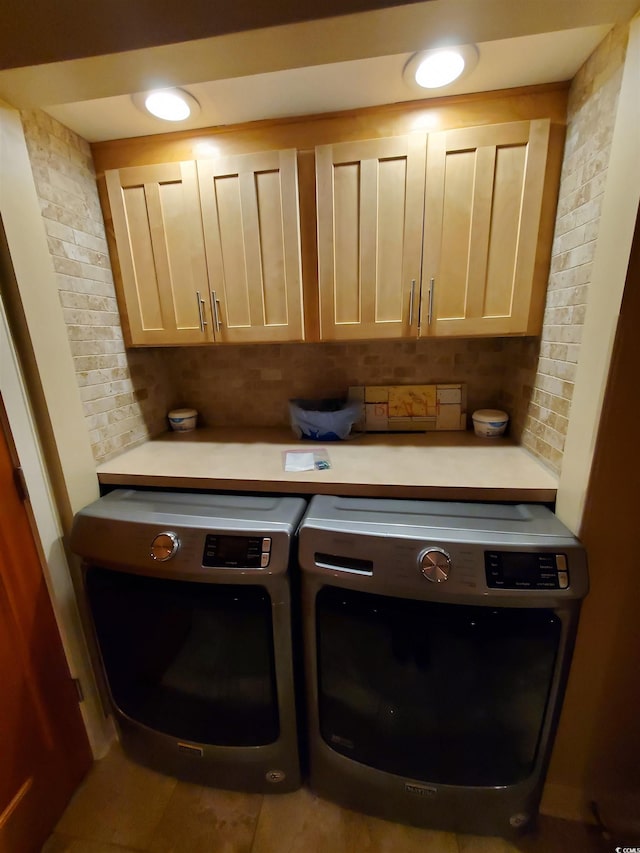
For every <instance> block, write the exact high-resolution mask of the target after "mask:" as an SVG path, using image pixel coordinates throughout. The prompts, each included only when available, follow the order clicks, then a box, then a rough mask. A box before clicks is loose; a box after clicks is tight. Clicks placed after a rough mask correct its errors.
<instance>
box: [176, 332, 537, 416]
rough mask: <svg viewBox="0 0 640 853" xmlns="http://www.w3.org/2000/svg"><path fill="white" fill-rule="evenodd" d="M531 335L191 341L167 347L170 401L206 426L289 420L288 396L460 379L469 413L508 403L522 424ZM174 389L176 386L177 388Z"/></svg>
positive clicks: (334, 393) (343, 392)
mask: <svg viewBox="0 0 640 853" xmlns="http://www.w3.org/2000/svg"><path fill="white" fill-rule="evenodd" d="M530 348H531V344H530V342H529V339H525V338H518V339H515V338H513V339H506V338H482V339H464V340H461V339H456V340H438V341H371V342H364V343H361V342H358V343H325V344H268V345H263V346H253V347H246V346H245V347H243V346H224V347H195V348H190V349H186V348H184V349H172V350H166V351H165V353H164V358H165V367H166V370H167V374H168V376H169V379H170V384H171V386H172V387H173V389H174V397H173V401H172V406H174V407H177V406H193V407H194V408H196V409H198V411H199V412H200V423H201V424H203V425H207V426H231V425H258V426H278V425H284V424H288V422H289V412H288V406H287V401H288V400H289V399H290V398H293V397H302V398H316V397H317V398H321V397H338V396H340V395H345V396H346V393H347V389H348V388H349V386H350V385H401V384H429V383H438V382H464V383H466V384H467V389H468V411H469V412H470V413H471V412H472V411H473V410H474V409H477V408H485V407H502V406H507V405H508V407H509V413H510V414H511V415H512V417H513V418H514V423H521V422H522V419H523V413H522V412H521V411H520V410H521V409H522V410H523V411H524V410H526V402H527V401H526V400H525V401H522V400H520V399H519V398H518V394H519V389H520V390H521V389H522V388H523V387H525V386H526V385H527V383H528V384H529V386H530V383H531V381H532V379H533V374H534V373H535V362H534V363H533V364H532V365H531V368H532V370H531V373H530V375H529V376H528V378H527V377H524V379H523V377H522V376H521V373H522V371H523V370H524V368H523V367H522V365H525V364H526V363H527V359H526V355H525V353H526V352H527V351H529V350H530ZM178 389H179V390H178Z"/></svg>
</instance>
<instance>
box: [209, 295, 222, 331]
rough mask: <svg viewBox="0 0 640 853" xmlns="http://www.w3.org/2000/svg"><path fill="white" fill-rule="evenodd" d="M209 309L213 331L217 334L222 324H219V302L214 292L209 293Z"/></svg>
mask: <svg viewBox="0 0 640 853" xmlns="http://www.w3.org/2000/svg"><path fill="white" fill-rule="evenodd" d="M211 309H212V311H213V323H214V326H215V330H216V332H219V331H220V329H221V328H222V323H221V322H220V300H219V299H218V297H217V296H216V292H215V290H212V291H211Z"/></svg>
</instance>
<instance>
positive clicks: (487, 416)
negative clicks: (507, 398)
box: [471, 409, 509, 438]
mask: <svg viewBox="0 0 640 853" xmlns="http://www.w3.org/2000/svg"><path fill="white" fill-rule="evenodd" d="M471 417H472V420H473V431H474V432H475V434H476V435H480V436H482V437H483V438H490V437H491V436H494V435H502V434H503V432H504V431H505V429H506V428H507V423H508V422H509V415H508V414H507V413H506V412H502V411H501V410H500V409H478V410H477V411H475V412H474V413H473V415H472V416H471Z"/></svg>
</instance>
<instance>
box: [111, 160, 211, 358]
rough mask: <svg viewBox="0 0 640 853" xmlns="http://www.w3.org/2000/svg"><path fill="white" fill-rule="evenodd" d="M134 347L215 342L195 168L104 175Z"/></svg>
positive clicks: (140, 169) (146, 169)
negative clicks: (212, 331)
mask: <svg viewBox="0 0 640 853" xmlns="http://www.w3.org/2000/svg"><path fill="white" fill-rule="evenodd" d="M105 179H106V185H107V192H108V196H109V205H110V208H111V217H112V220H113V229H114V236H115V240H116V245H117V250H118V261H119V265H120V283H119V284H120V290H121V293H120V295H121V297H122V301H123V302H124V307H125V311H126V319H127V323H126V324H125V325H126V326H128V341H127V343H129V344H131V345H134V346H135V345H154V346H157V345H163V344H165V345H166V344H197V343H205V342H207V341H210V340H212V333H211V329H212V324H211V318H210V316H209V304H208V301H207V296H208V290H209V288H208V280H207V267H206V260H205V250H204V242H203V236H202V224H201V218H200V206H199V198H198V185H197V179H196V166H195V163H194V162H183V163H165V164H161V165H156V166H137V167H130V168H124V169H118V170H113V171H108V172H106V173H105Z"/></svg>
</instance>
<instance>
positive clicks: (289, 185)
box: [198, 150, 304, 343]
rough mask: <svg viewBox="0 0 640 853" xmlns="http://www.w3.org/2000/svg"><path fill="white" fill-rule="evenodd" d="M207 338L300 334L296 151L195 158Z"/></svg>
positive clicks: (272, 337) (279, 337)
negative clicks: (209, 321)
mask: <svg viewBox="0 0 640 853" xmlns="http://www.w3.org/2000/svg"><path fill="white" fill-rule="evenodd" d="M198 180H199V185H200V203H201V210H202V222H203V227H204V239H205V246H206V257H207V265H208V270H209V298H210V300H211V303H210V304H211V306H212V313H213V324H214V336H215V340H216V341H222V342H228V343H250V342H269V341H273V342H277V341H300V340H302V339H303V338H304V325H303V312H302V271H301V251H300V218H299V210H298V179H297V161H296V152H295V150H287V151H267V152H263V153H258V154H242V155H237V156H231V157H224V158H220V159H217V160H199V161H198Z"/></svg>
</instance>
